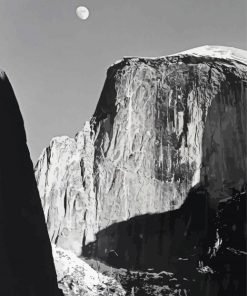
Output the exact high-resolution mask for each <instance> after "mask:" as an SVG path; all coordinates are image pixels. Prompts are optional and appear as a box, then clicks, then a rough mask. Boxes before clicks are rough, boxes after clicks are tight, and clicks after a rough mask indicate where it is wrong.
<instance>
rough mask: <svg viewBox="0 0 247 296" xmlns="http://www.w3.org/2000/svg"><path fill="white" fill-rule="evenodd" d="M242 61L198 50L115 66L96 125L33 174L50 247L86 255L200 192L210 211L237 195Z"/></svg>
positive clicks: (46, 156)
mask: <svg viewBox="0 0 247 296" xmlns="http://www.w3.org/2000/svg"><path fill="white" fill-rule="evenodd" d="M246 56H247V55H246V52H245V51H241V52H240V51H239V50H235V49H234V50H233V49H231V48H224V47H202V48H199V49H195V50H191V51H187V52H183V53H180V54H176V55H172V56H167V57H162V58H155V59H152V58H135V57H128V58H124V59H123V60H121V61H119V62H117V63H116V64H114V65H112V66H111V67H110V68H109V70H108V72H107V78H106V82H105V85H104V88H103V91H102V94H101V96H100V99H99V103H98V105H97V107H96V111H95V113H94V115H93V116H92V118H91V120H90V122H86V124H85V126H84V128H83V130H82V131H80V132H79V133H78V134H77V135H76V137H75V138H68V137H60V138H54V139H53V140H52V141H51V144H50V146H49V147H47V148H46V149H45V150H44V151H43V153H42V154H41V156H40V158H39V161H38V163H37V165H36V179H37V183H38V188H39V191H40V196H41V199H42V205H43V208H44V213H45V217H46V221H47V225H48V229H49V234H50V238H51V240H52V242H54V243H56V244H57V245H58V246H61V247H63V248H66V249H69V250H72V251H73V252H75V253H76V254H77V255H80V254H82V253H83V250H84V249H85V247H86V246H87V245H88V244H89V243H90V242H93V241H94V240H95V238H96V237H95V235H96V234H97V233H98V232H99V231H100V230H102V229H106V228H107V227H109V226H111V225H112V224H114V223H118V222H121V221H127V220H128V219H130V218H132V217H135V216H138V215H144V214H147V213H149V214H157V213H163V212H167V211H171V210H176V209H178V208H180V206H181V205H182V204H183V202H184V201H185V199H186V197H187V195H188V192H189V191H190V190H191V188H193V187H195V186H196V185H198V184H200V185H202V186H203V187H204V188H205V189H206V190H207V192H208V194H209V196H210V199H209V200H210V207H212V208H214V209H216V208H217V205H218V202H219V201H220V200H221V199H224V198H225V197H227V196H228V195H229V192H230V191H231V190H232V188H234V189H236V190H240V188H241V187H242V186H243V185H244V184H245V182H246V181H247V178H246V167H247V158H246V147H247V145H246V133H247V132H246V111H247V110H246V102H247V95H246V91H247V83H246V80H247V74H246V70H247V67H246V60H247V58H246ZM106 240H110V238H106ZM103 245H104V244H103ZM106 245H107V244H106ZM102 251H103V250H102ZM104 252H106V254H107V253H108V252H109V249H107V248H106V250H104Z"/></svg>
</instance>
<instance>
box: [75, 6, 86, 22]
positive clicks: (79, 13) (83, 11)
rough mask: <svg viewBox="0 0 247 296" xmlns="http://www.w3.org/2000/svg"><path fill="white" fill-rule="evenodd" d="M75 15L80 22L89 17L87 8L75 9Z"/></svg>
mask: <svg viewBox="0 0 247 296" xmlns="http://www.w3.org/2000/svg"><path fill="white" fill-rule="evenodd" d="M76 14H77V16H78V17H79V18H80V19H81V20H86V19H87V18H88V17H89V10H88V9H87V7H84V6H79V7H77V9H76Z"/></svg>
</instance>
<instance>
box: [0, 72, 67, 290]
mask: <svg viewBox="0 0 247 296" xmlns="http://www.w3.org/2000/svg"><path fill="white" fill-rule="evenodd" d="M0 129H1V139H2V142H1V145H0V294H1V295H6V296H44V295H47V296H61V295H62V293H61V292H60V290H59V289H58V286H57V277H56V271H55V267H54V263H53V258H52V250H51V245H50V241H49V236H48V232H47V228H46V224H45V218H44V214H43V210H42V206H41V202H40V197H39V192H38V189H37V185H36V181H35V177H34V172H33V165H32V162H31V159H30V155H29V151H28V148H27V144H26V135H25V130H24V124H23V119H22V116H21V113H20V110H19V107H18V103H17V101H16V98H15V95H14V92H13V89H12V87H11V85H10V83H9V81H8V78H7V76H6V75H5V73H4V72H2V71H1V72H0Z"/></svg>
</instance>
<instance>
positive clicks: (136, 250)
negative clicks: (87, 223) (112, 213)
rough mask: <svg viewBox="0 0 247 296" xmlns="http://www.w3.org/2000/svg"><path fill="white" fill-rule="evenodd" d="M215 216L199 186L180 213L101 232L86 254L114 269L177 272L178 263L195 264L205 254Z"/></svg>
mask: <svg viewBox="0 0 247 296" xmlns="http://www.w3.org/2000/svg"><path fill="white" fill-rule="evenodd" d="M213 216H214V212H213V211H211V210H210V209H209V207H208V194H207V192H206V191H205V190H204V189H203V188H202V187H201V186H199V185H198V186H197V187H195V188H193V189H192V190H191V191H190V193H189V194H188V197H187V199H186V201H185V203H184V204H183V206H182V207H181V208H180V209H178V210H174V211H169V212H165V213H160V214H146V215H141V216H137V217H134V218H131V219H129V220H127V221H122V222H119V223H114V224H112V225H110V226H109V227H107V228H105V229H103V230H101V231H99V232H98V233H97V235H96V241H95V242H93V243H91V244H89V245H87V246H86V247H85V248H84V250H83V255H84V256H89V257H91V256H92V257H95V256H96V257H98V258H100V259H102V260H104V261H106V262H107V263H109V264H110V265H113V266H115V267H124V268H129V269H134V270H147V269H154V270H156V271H161V270H170V271H176V270H177V262H178V261H181V263H182V262H185V261H189V262H190V264H192V265H195V264H197V262H198V258H199V257H200V256H202V255H203V254H204V251H203V249H204V248H205V240H207V241H208V240H209V236H210V233H211V232H210V225H211V224H210V223H211V222H210V221H212V219H213ZM212 239H213V238H212ZM180 265H181V266H179V269H181V268H182V265H183V264H180Z"/></svg>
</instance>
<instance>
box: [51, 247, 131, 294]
mask: <svg viewBox="0 0 247 296" xmlns="http://www.w3.org/2000/svg"><path fill="white" fill-rule="evenodd" d="M53 256H54V260H55V266H56V270H57V275H58V284H59V287H60V288H61V289H62V290H63V293H64V295H65V296H125V295H126V293H125V291H124V289H123V288H122V286H121V285H120V284H119V283H118V282H117V281H116V280H115V279H113V278H111V277H109V276H105V275H103V274H101V273H100V272H97V271H95V270H94V269H93V268H91V267H90V266H89V265H88V264H87V263H85V262H84V261H83V260H81V259H79V258H77V257H76V256H75V254H73V253H72V252H71V251H66V250H63V249H61V248H59V247H55V246H54V245H53Z"/></svg>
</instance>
